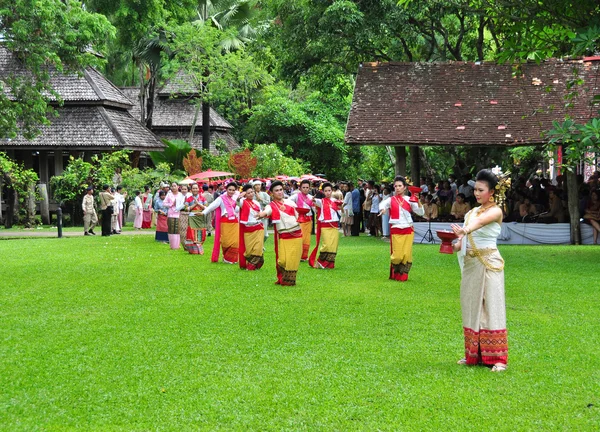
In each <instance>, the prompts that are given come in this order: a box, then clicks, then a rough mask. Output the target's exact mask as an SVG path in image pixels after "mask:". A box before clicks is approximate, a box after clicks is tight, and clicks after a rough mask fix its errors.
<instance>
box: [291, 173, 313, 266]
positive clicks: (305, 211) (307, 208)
mask: <svg viewBox="0 0 600 432" xmlns="http://www.w3.org/2000/svg"><path fill="white" fill-rule="evenodd" d="M308 191H310V181H309V180H306V179H304V180H302V181H301V182H300V191H299V192H297V193H295V194H293V195H292V196H291V197H290V201H293V202H294V203H296V211H297V212H298V223H299V224H300V227H301V228H302V261H306V260H307V259H308V251H309V250H310V233H311V231H312V214H311V213H312V212H311V210H312V207H313V205H314V198H313V196H312V195H311V194H309V193H308Z"/></svg>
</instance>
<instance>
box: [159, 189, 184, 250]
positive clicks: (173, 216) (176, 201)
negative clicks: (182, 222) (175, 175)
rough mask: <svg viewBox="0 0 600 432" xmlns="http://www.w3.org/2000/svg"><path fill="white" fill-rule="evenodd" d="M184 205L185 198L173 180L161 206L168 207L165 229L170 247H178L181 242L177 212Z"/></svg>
mask: <svg viewBox="0 0 600 432" xmlns="http://www.w3.org/2000/svg"><path fill="white" fill-rule="evenodd" d="M184 205H185V198H184V196H183V194H182V193H181V192H179V185H177V183H175V182H173V183H172V184H171V190H170V191H169V193H168V194H167V196H166V198H165V200H164V201H163V207H166V208H167V209H168V212H167V229H168V233H169V245H171V249H179V245H180V243H181V235H180V234H179V213H180V212H181V210H182V209H183V206H184Z"/></svg>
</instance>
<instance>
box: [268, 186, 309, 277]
mask: <svg viewBox="0 0 600 432" xmlns="http://www.w3.org/2000/svg"><path fill="white" fill-rule="evenodd" d="M271 193H272V195H273V197H272V199H273V200H272V201H271V202H270V203H269V204H268V205H267V206H266V207H265V209H264V210H263V211H262V212H260V213H259V217H270V218H271V220H272V221H273V225H274V226H275V242H274V243H275V257H276V259H277V282H275V283H276V284H278V285H296V275H297V273H298V268H299V267H300V258H301V256H302V229H301V228H300V224H299V223H298V214H297V213H296V204H295V203H294V202H292V201H290V200H286V199H284V198H283V183H281V182H280V181H274V182H273V183H272V184H271Z"/></svg>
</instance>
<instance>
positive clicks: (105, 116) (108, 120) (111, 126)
mask: <svg viewBox="0 0 600 432" xmlns="http://www.w3.org/2000/svg"><path fill="white" fill-rule="evenodd" d="M98 112H99V113H100V115H101V116H102V118H103V119H104V121H105V122H106V125H107V126H108V127H109V129H110V130H111V131H112V133H113V134H114V135H115V137H116V138H117V140H118V141H119V143H121V144H122V145H123V146H126V145H127V141H126V140H125V138H124V137H123V135H121V132H119V129H118V128H117V127H116V126H115V124H114V123H113V121H112V120H111V118H110V117H109V115H108V113H107V112H106V108H105V107H103V106H98Z"/></svg>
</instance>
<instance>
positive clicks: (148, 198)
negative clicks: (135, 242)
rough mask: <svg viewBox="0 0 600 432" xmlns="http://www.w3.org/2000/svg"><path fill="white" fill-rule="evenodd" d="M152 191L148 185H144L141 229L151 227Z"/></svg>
mask: <svg viewBox="0 0 600 432" xmlns="http://www.w3.org/2000/svg"><path fill="white" fill-rule="evenodd" d="M152 212H153V208H152V193H151V192H150V186H144V193H143V194H142V229H149V228H152Z"/></svg>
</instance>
